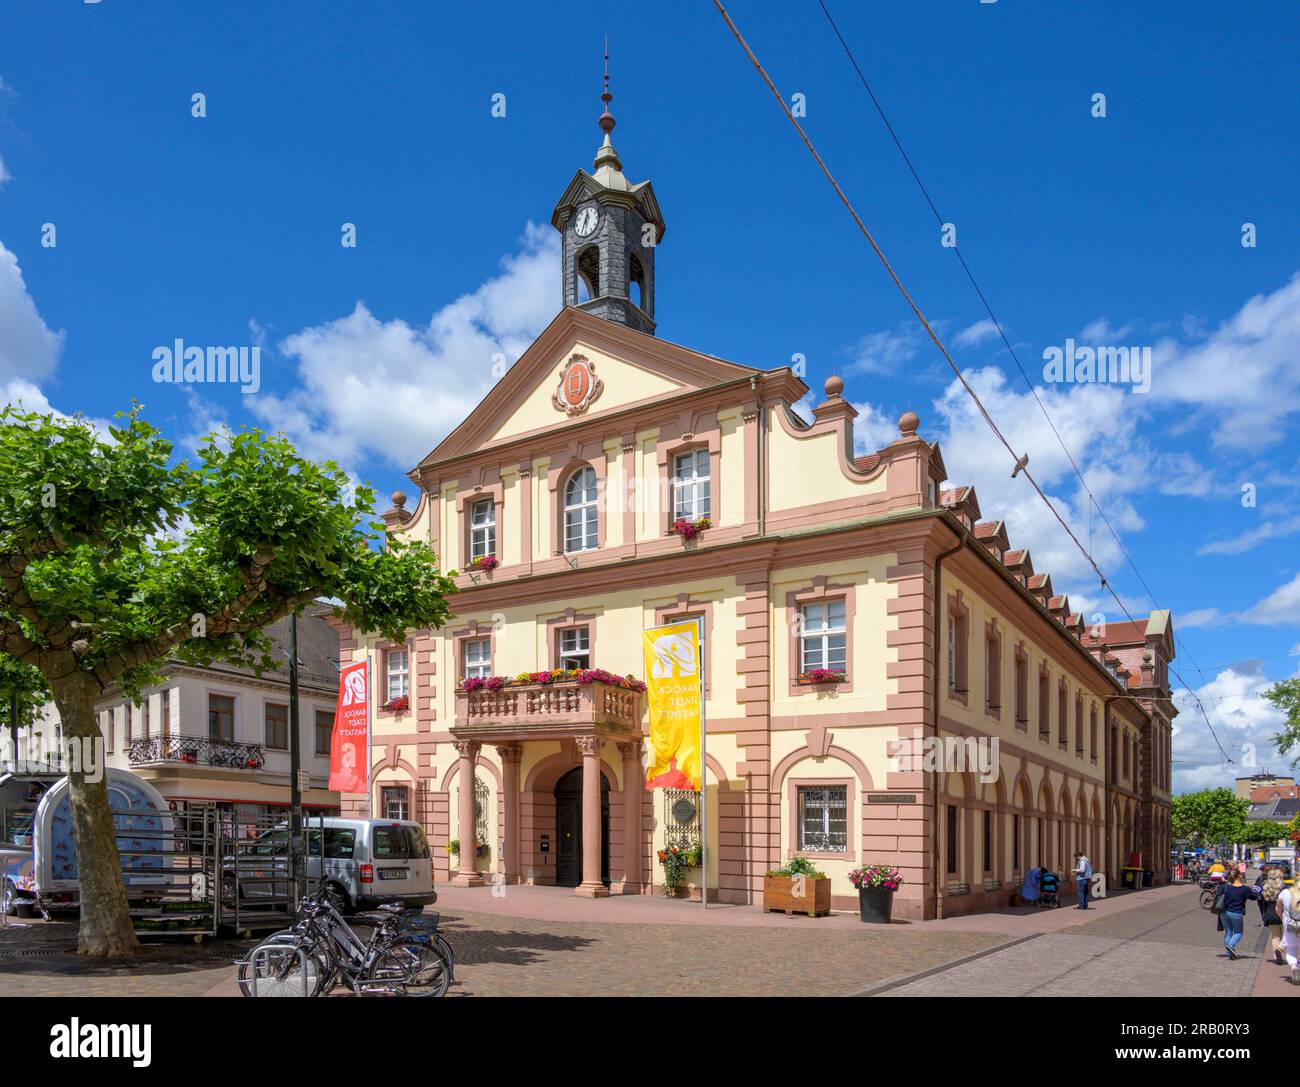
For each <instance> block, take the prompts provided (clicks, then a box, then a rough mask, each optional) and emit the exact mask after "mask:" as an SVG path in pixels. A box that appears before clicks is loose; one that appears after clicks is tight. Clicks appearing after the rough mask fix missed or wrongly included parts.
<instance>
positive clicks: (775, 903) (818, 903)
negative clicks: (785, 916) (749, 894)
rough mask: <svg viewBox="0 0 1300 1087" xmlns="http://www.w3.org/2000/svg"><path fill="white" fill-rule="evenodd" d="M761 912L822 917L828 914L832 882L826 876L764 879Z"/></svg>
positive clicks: (770, 876) (765, 877)
mask: <svg viewBox="0 0 1300 1087" xmlns="http://www.w3.org/2000/svg"><path fill="white" fill-rule="evenodd" d="M763 910H764V912H771V911H773V910H777V911H784V912H785V913H806V914H807V915H808V916H809V917H821V916H822V915H823V914H828V913H830V912H831V881H830V878H829V877H827V876H822V877H820V878H819V877H817V876H808V875H802V876H773V875H767V876H764V877H763Z"/></svg>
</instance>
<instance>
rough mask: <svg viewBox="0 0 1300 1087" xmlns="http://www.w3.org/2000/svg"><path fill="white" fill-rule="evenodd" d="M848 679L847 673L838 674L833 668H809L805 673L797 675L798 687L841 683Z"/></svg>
mask: <svg viewBox="0 0 1300 1087" xmlns="http://www.w3.org/2000/svg"><path fill="white" fill-rule="evenodd" d="M846 679H848V673H847V672H840V671H837V670H835V669H833V668H810V669H809V670H808V671H806V672H800V673H799V680H798V682H799V686H801V687H813V686H818V685H820V684H824V683H843V682H844V681H845V680H846Z"/></svg>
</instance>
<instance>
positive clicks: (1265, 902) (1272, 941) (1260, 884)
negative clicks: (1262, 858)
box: [1255, 868, 1286, 966]
mask: <svg viewBox="0 0 1300 1087" xmlns="http://www.w3.org/2000/svg"><path fill="white" fill-rule="evenodd" d="M1255 889H1256V890H1257V891H1259V915H1260V918H1261V919H1262V920H1263V923H1264V924H1265V925H1266V926H1269V927H1270V928H1271V929H1272V931H1271V932H1270V933H1269V941H1268V951H1267V952H1266V954H1267V955H1268V957H1269V958H1271V959H1272V960H1273V961H1274V962H1275V963H1277V964H1278V965H1279V966H1281V965H1282V918H1281V917H1280V916H1279V915H1278V912H1277V900H1278V896H1279V895H1280V894H1281V893H1282V892H1283V891H1285V890H1286V880H1285V879H1283V877H1282V869H1280V868H1266V869H1264V871H1262V872H1261V873H1260V874H1259V879H1257V880H1256V881H1255Z"/></svg>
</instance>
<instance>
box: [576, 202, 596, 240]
mask: <svg viewBox="0 0 1300 1087" xmlns="http://www.w3.org/2000/svg"><path fill="white" fill-rule="evenodd" d="M599 218H600V215H599V213H598V212H597V211H596V209H595V208H592V207H586V208H583V209H582V210H581V211H580V212H578V217H577V219H575V220H574V222H573V232H574V233H575V234H576V235H578V237H579V238H586V237H588V236H590V235H591V234H594V233H595V231H596V221H597V220H598V219H599Z"/></svg>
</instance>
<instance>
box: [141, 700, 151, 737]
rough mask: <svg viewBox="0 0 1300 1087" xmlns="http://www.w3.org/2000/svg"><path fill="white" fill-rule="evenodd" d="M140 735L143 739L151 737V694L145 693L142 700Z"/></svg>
mask: <svg viewBox="0 0 1300 1087" xmlns="http://www.w3.org/2000/svg"><path fill="white" fill-rule="evenodd" d="M140 736H141V738H142V739H145V740H147V739H149V696H148V695H145V696H144V698H143V700H142V701H141V702H140Z"/></svg>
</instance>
